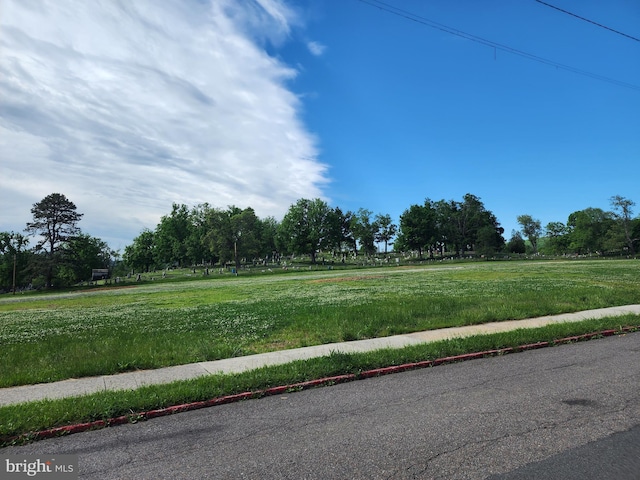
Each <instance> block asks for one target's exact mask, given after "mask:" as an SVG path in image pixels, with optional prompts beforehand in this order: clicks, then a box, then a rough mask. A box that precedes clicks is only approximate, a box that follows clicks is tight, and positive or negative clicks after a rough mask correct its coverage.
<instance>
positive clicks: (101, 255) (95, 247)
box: [59, 233, 114, 285]
mask: <svg viewBox="0 0 640 480" xmlns="http://www.w3.org/2000/svg"><path fill="white" fill-rule="evenodd" d="M61 254H62V260H63V263H62V265H61V266H60V272H59V276H60V277H63V280H64V283H65V284H67V285H72V284H75V283H78V282H80V281H83V280H90V279H91V270H92V269H94V268H102V269H104V268H110V267H111V263H112V256H113V254H114V252H112V251H111V249H110V248H109V245H107V243H106V242H105V241H103V240H101V239H99V238H96V237H92V236H91V235H86V234H83V233H80V234H78V235H76V236H75V237H72V238H70V239H69V240H68V241H67V242H66V243H65V244H64V246H63V247H62V251H61Z"/></svg>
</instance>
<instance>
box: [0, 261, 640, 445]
mask: <svg viewBox="0 0 640 480" xmlns="http://www.w3.org/2000/svg"><path fill="white" fill-rule="evenodd" d="M185 278H186V277H185V276H184V275H183V276H180V277H176V278H173V279H168V280H166V281H155V282H143V283H142V284H137V285H133V286H131V285H129V286H127V287H126V288H99V289H93V290H91V289H90V290H82V291H75V292H63V293H57V294H49V293H46V294H37V295H24V296H22V295H16V296H10V295H7V296H4V297H1V298H0V348H1V350H0V352H1V355H0V385H1V386H2V387H6V386H10V385H19V384H29V383H36V382H43V381H54V380H59V379H63V378H70V377H80V376H83V375H96V374H107V373H115V372H121V371H126V370H131V369H136V368H154V367H160V366H164V365H172V364H180V363H186V362H194V361H201V360H210V359H216V358H223V357H229V356H233V355H244V354H250V353H254V352H264V351H268V350H277V349H282V348H292V347H297V346H303V345H312V344H319V343H327V342H334V341H342V340H353V339H359V338H367V337H374V336H383V335H390V334H396V333H402V332H411V331H418V330H425V329H434V328H441V327H446V326H460V325H468V324H475V323H482V322H487V321H500V320H507V319H518V318H526V317H535V316H540V315H549V314H556V313H566V312H573V311H579V310H585V309H592V308H600V307H608V306H617V305H625V304H637V303H640V262H638V261H636V260H628V261H623V260H606V261H604V260H599V261H553V262H551V261H536V262H495V263H494V262H482V263H451V264H448V265H445V264H435V265H430V266H425V267H419V268H398V267H395V268H393V267H388V268H376V269H362V270H349V271H324V272H306V273H301V272H291V273H286V274H265V275H256V276H242V275H241V276H239V277H235V276H230V275H226V276H225V275H220V276H213V277H205V278H202V277H200V279H197V280H196V279H195V277H194V278H191V279H186V280H187V281H184V280H185ZM629 325H631V326H636V327H638V326H640V316H639V315H627V316H624V317H616V318H608V319H607V318H605V319H599V320H588V321H584V322H577V323H566V324H559V325H550V326H547V327H544V328H538V329H526V330H516V331H512V332H505V333H500V334H493V335H484V336H477V337H469V338H462V339H452V340H446V341H441V342H435V343H432V344H424V345H418V346H413V347H407V348H403V349H394V350H381V351H377V352H369V353H360V354H334V355H331V356H329V357H323V358H316V359H310V360H306V361H297V362H293V363H291V364H287V365H280V366H275V367H265V368H261V369H258V370H254V371H250V372H245V373H242V374H237V375H212V376H208V377H202V378H198V379H195V380H189V381H182V382H175V383H172V384H167V385H157V386H149V387H144V388H140V389H138V390H133V391H118V392H100V393H96V394H92V395H86V396H83V397H77V398H68V399H62V400H45V401H38V402H30V403H24V404H19V405H11V406H5V407H0V447H1V446H6V445H11V444H16V443H24V442H28V441H30V440H31V439H32V438H33V434H32V432H36V431H39V430H43V429H47V428H52V427H57V426H63V425H69V424H75V423H82V422H90V421H94V420H106V419H109V418H113V417H117V416H122V415H124V416H126V417H130V418H131V421H138V420H139V419H140V415H139V414H138V413H137V412H143V411H146V410H152V409H157V408H162V407H167V406H171V405H177V404H181V403H186V402H194V401H201V400H208V399H211V398H215V397H218V396H221V395H229V394H235V393H241V392H247V391H251V392H255V391H259V390H261V389H265V388H269V387H272V386H278V385H290V384H294V383H297V382H304V381H308V380H313V379H317V378H323V377H327V376H330V375H341V374H349V373H352V374H356V375H358V373H359V372H362V371H366V370H369V369H373V368H379V367H384V366H390V365H400V364H404V363H411V362H419V361H423V360H433V359H436V358H442V357H447V356H450V355H457V354H463V353H468V352H478V351H485V350H492V349H499V348H505V347H517V346H519V345H523V344H527V343H534V342H537V341H549V342H553V340H554V339H560V338H563V337H567V336H571V335H580V334H583V333H588V332H598V331H601V330H605V329H620V328H621V327H623V326H629Z"/></svg>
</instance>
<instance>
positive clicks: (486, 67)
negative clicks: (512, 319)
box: [0, 0, 640, 249]
mask: <svg viewBox="0 0 640 480" xmlns="http://www.w3.org/2000/svg"><path fill="white" fill-rule="evenodd" d="M367 1H368V3H365V2H361V1H359V0H313V1H302V0H288V1H285V0H282V1H280V0H247V1H243V2H237V1H232V0H212V1H179V0H175V1H169V0H167V1H163V2H154V1H151V0H148V1H145V0H135V1H132V2H115V1H113V2H103V3H102V4H94V3H88V2H82V1H70V0H68V1H67V0H55V1H53V0H51V1H37V2H36V1H18V0H8V1H6V2H3V8H2V10H1V11H0V31H1V33H2V34H1V35H0V202H2V206H3V207H2V214H1V216H0V230H3V231H4V230H15V231H21V230H22V229H23V228H24V225H25V223H26V222H27V221H28V220H29V219H30V212H29V210H30V208H31V205H32V204H33V203H34V202H37V201H38V200H40V199H42V198H43V197H44V196H46V195H48V194H49V193H52V192H60V193H63V194H65V195H66V196H67V197H68V198H69V199H70V200H72V201H74V203H76V205H77V206H78V210H79V211H80V212H83V213H84V214H85V216H84V218H83V220H82V221H81V223H80V226H81V228H82V229H83V230H84V231H85V232H87V233H89V234H91V235H94V236H97V237H100V238H103V239H105V240H107V241H108V242H109V243H110V245H111V246H112V247H113V248H116V249H118V248H119V249H123V248H124V246H126V245H127V244H129V243H130V242H131V240H132V239H133V237H135V236H136V235H138V234H139V233H140V231H141V230H142V229H143V228H154V227H155V225H156V224H157V222H158V221H159V219H160V216H161V215H163V214H167V213H169V212H170V210H171V203H172V202H177V203H185V204H187V205H190V206H192V205H196V204H198V203H203V202H208V203H209V204H211V205H213V206H216V207H221V208H224V207H226V206H227V205H232V204H233V205H237V206H240V207H246V206H251V207H253V208H255V210H256V212H257V213H258V215H259V216H261V217H264V216H267V215H273V216H275V217H276V218H277V219H281V218H282V215H283V214H284V213H285V212H286V210H287V209H288V207H289V206H290V205H291V204H292V203H294V202H295V201H296V200H297V199H299V198H303V197H305V198H315V197H321V198H323V199H325V200H326V201H327V202H328V203H329V204H330V205H332V206H339V207H340V208H342V209H343V210H357V209H358V208H361V207H362V208H366V209H369V210H371V211H373V212H374V213H388V214H390V215H391V216H392V217H393V218H394V220H395V221H396V222H398V219H399V216H400V214H401V213H402V212H403V211H404V210H405V209H406V208H408V207H409V206H410V205H411V204H416V203H422V202H423V201H424V199H425V198H427V197H428V198H431V199H432V200H440V199H447V200H450V199H454V200H461V199H462V197H463V195H464V194H466V193H472V194H474V195H476V196H478V197H480V198H481V200H482V201H483V202H484V204H485V206H486V208H487V209H489V210H491V211H492V212H493V213H494V214H495V215H496V216H497V218H498V220H499V222H500V223H501V224H502V226H503V227H504V228H505V237H506V238H507V239H508V238H509V237H510V234H511V230H512V229H517V228H518V225H517V221H516V217H517V216H518V215H520V214H525V213H526V214H530V215H532V216H533V217H534V218H538V219H540V220H541V222H542V224H543V225H546V223H548V222H551V221H561V222H566V220H567V217H568V215H569V214H570V213H572V212H574V211H577V210H582V209H584V208H587V207H599V208H603V209H605V210H608V209H610V204H609V198H610V197H611V196H613V195H622V196H624V197H627V198H630V199H632V200H634V201H636V202H640V195H639V193H640V189H639V188H638V184H639V182H638V164H639V159H640V42H639V41H636V40H634V39H630V38H628V37H624V36H623V35H620V34H618V33H615V32H612V31H610V30H607V29H605V28H602V27H599V26H596V25H594V24H592V23H589V22H586V21H584V20H580V19H578V18H576V17H574V16H571V15H568V14H566V13H563V12H560V11H558V10H556V9H553V8H551V7H549V6H546V5H544V4H542V3H540V2H536V1H535V0H517V1H513V0H509V1H507V0H500V1H499V0H486V1H482V2H477V1H457V2H451V1H448V0H402V1H400V0H387V2H385V3H384V4H382V3H380V2H375V1H373V0H371V1H369V0H367ZM371 3H378V5H379V6H382V7H383V8H385V9H391V10H394V9H395V11H396V12H398V10H397V8H401V9H402V10H403V12H405V13H403V15H405V16H409V17H413V18H414V19H417V20H419V22H423V23H419V22H416V21H412V20H410V19H407V18H404V17H402V16H398V15H394V14H393V13H390V12H389V11H386V10H384V9H381V8H377V7H375V6H372V5H371ZM547 3H552V4H553V5H555V6H557V7H559V8H562V9H565V10H568V11H571V12H573V13H575V14H576V15H579V16H582V17H585V18H587V19H590V20H592V21H595V22H598V23H600V24H602V25H605V26H608V27H610V28H613V29H615V30H618V31H620V32H624V33H626V34H628V35H630V36H632V37H635V38H640V4H639V3H638V2H637V1H635V0H612V1H611V2H607V3H606V5H605V4H603V3H602V2H599V1H580V2H578V1H569V0H554V1H549V2H547ZM399 13H402V12H399ZM431 22H437V23H438V24H440V25H441V26H443V28H445V27H446V29H447V30H450V29H455V30H457V31H459V32H464V34H465V36H466V34H471V35H474V36H476V37H480V38H482V39H484V40H487V41H488V43H489V45H486V44H482V43H479V42H477V41H472V40H469V39H467V38H463V37H461V36H458V35H453V34H451V33H447V32H445V31H442V30H440V29H436V28H432V27H430V26H427V25H425V24H424V23H430V24H431ZM484 43H486V42H484ZM496 44H498V45H499V47H498V48H494V47H492V46H491V45H496ZM511 49H515V50H518V51H520V52H526V53H527V54H530V55H534V56H536V57H538V59H539V60H544V61H548V62H551V63H552V64H553V65H548V64H545V63H541V62H539V61H533V60H531V59H530V58H525V57H523V56H521V55H515V54H513V53H510V52H509V50H511ZM557 65H560V66H561V67H558V66H557ZM564 67H569V68H571V69H577V70H579V71H581V72H588V73H590V74H593V75H596V76H599V77H606V79H610V80H612V81H613V82H611V81H606V80H603V79H600V78H593V77H592V76H589V75H585V74H579V73H575V72H573V71H568V70H567V69H566V68H564ZM635 213H636V214H637V213H638V207H636V209H635Z"/></svg>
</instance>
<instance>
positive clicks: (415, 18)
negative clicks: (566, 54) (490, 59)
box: [358, 0, 640, 91]
mask: <svg viewBox="0 0 640 480" xmlns="http://www.w3.org/2000/svg"><path fill="white" fill-rule="evenodd" d="M358 1H359V2H361V3H364V4H366V5H369V6H371V7H376V8H379V9H380V10H383V11H385V12H387V13H391V14H393V15H396V16H398V17H402V18H404V19H406V20H411V21H412V22H416V23H419V24H421V25H425V26H427V27H431V28H434V29H436V30H440V31H443V32H446V33H449V34H451V35H456V36H458V37H462V38H465V39H467V40H471V41H472V42H476V43H479V44H481V45H485V46H488V47H491V48H493V49H494V51H495V50H501V51H503V52H507V53H511V54H513V55H518V56H520V57H524V58H526V59H528V60H533V61H535V62H538V63H543V64H545V65H550V66H552V67H556V68H559V69H562V70H566V71H568V72H572V73H576V74H578V75H583V76H585V77H590V78H593V79H595V80H600V81H602V82H607V83H612V84H614V85H618V86H619V87H626V88H631V89H633V90H637V91H640V86H638V85H634V84H632V83H627V82H623V81H621V80H616V79H615V78H610V77H605V76H604V75H599V74H597V73H592V72H588V71H586V70H582V69H579V68H576V67H572V66H570V65H565V64H563V63H559V62H555V61H553V60H549V59H547V58H544V57H539V56H538V55H534V54H532V53H527V52H524V51H522V50H518V49H516V48H513V47H510V46H508V45H503V44H501V43H497V42H493V41H491V40H487V39H486V38H482V37H478V36H476V35H472V34H471V33H467V32H463V31H462V30H457V29H455V28H452V27H448V26H447V25H443V24H442V23H438V22H434V21H433V20H429V19H428V18H425V17H421V16H420V15H416V14H415V13H411V12H409V11H407V10H403V9H401V8H398V7H394V6H393V5H390V4H388V3H385V2H382V1H379V0H358Z"/></svg>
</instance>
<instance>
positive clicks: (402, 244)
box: [396, 199, 438, 258]
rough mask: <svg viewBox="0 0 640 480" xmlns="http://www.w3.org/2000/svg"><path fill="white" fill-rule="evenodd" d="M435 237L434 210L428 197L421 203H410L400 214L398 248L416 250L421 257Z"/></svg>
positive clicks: (436, 234) (436, 232) (429, 247)
mask: <svg viewBox="0 0 640 480" xmlns="http://www.w3.org/2000/svg"><path fill="white" fill-rule="evenodd" d="M437 237H438V230H437V225H436V212H435V210H434V209H433V205H432V202H431V201H430V200H429V199H427V200H425V202H424V204H422V205H411V206H410V207H409V208H408V209H406V210H405V211H404V212H403V213H402V215H400V233H399V234H398V239H397V240H396V246H397V247H398V248H399V249H400V250H416V251H417V252H418V256H419V257H420V258H422V255H423V252H424V250H425V248H428V249H429V250H431V246H432V245H433V244H434V243H435V241H436V239H437Z"/></svg>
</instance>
